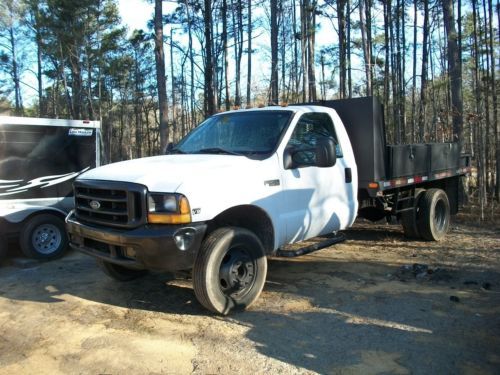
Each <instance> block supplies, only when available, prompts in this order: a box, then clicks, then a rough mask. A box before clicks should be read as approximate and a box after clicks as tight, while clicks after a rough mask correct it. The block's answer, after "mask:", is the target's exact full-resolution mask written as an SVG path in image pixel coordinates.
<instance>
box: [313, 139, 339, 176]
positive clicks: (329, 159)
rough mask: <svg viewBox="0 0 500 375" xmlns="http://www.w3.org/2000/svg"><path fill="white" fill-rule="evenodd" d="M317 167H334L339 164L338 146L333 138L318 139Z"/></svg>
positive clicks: (316, 149)
mask: <svg viewBox="0 0 500 375" xmlns="http://www.w3.org/2000/svg"><path fill="white" fill-rule="evenodd" d="M315 151H316V166H318V167H319V168H328V167H333V166H334V165H335V164H336V163H337V152H336V144H335V141H334V140H333V138H331V137H321V138H318V140H317V143H316V148H315Z"/></svg>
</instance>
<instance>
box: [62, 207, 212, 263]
mask: <svg viewBox="0 0 500 375" xmlns="http://www.w3.org/2000/svg"><path fill="white" fill-rule="evenodd" d="M66 229H67V231H68V233H69V240H70V246H71V247H72V248H73V249H75V250H78V251H81V252H83V253H86V254H88V255H91V256H93V257H96V258H100V259H102V260H104V261H107V262H110V263H114V264H117V265H120V266H124V267H128V268H134V269H149V270H156V271H179V270H185V269H190V268H192V267H193V264H194V261H195V258H196V255H197V254H198V250H199V248H200V246H201V242H202V240H203V237H204V235H205V231H206V229H207V225H206V224H205V223H193V224H189V225H148V224H146V225H143V226H140V227H138V228H135V229H130V230H121V229H120V230H119V229H112V228H104V227H96V226H91V225H87V224H84V223H82V222H79V221H78V220H77V219H76V217H75V216H74V214H73V212H71V213H70V214H69V215H68V216H67V217H66ZM175 236H187V237H185V238H186V241H185V243H186V244H187V243H189V244H188V245H187V246H186V247H185V249H184V250H181V249H180V248H179V247H178V245H177V243H176V241H175V240H174V237H175Z"/></svg>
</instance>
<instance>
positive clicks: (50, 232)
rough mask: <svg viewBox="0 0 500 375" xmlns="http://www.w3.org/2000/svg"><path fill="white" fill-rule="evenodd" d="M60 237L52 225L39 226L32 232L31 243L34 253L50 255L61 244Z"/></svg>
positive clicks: (59, 233)
mask: <svg viewBox="0 0 500 375" xmlns="http://www.w3.org/2000/svg"><path fill="white" fill-rule="evenodd" d="M61 241H62V235H61V232H60V231H59V229H58V228H57V227H56V226H55V225H52V224H43V225H40V226H39V227H38V228H36V229H35V230H34V231H33V235H32V238H31V243H32V244H33V247H34V248H35V250H36V251H38V252H39V253H41V254H51V253H53V252H54V251H56V250H57V249H58V247H59V245H60V244H61Z"/></svg>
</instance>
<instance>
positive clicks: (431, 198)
mask: <svg viewBox="0 0 500 375" xmlns="http://www.w3.org/2000/svg"><path fill="white" fill-rule="evenodd" d="M322 104H323V105H322V106H317V105H299V106H289V107H267V108H260V109H248V110H239V111H231V112H225V113H221V114H217V115H214V116H212V117H210V118H208V119H207V120H205V121H204V122H203V123H202V124H201V125H199V126H198V127H196V128H195V129H194V130H193V131H192V132H191V133H190V134H188V135H187V136H186V137H185V138H184V139H183V140H181V141H180V142H179V144H177V145H176V146H175V147H170V148H169V151H168V154H167V155H163V156H156V157H149V158H142V159H136V160H130V161H125V162H120V163H115V164H110V165H106V166H103V167H100V168H96V169H93V170H90V171H88V172H86V173H84V174H82V175H81V176H80V177H78V179H77V180H76V181H75V183H74V189H75V192H74V193H75V210H73V211H72V212H71V213H70V214H69V215H68V217H67V218H66V227H67V230H68V232H69V236H70V244H71V246H72V247H73V248H75V249H77V250H79V251H82V252H84V253H87V254H89V255H92V256H94V257H96V258H97V260H98V263H99V264H100V266H101V267H102V268H103V270H104V272H105V273H106V274H108V275H109V276H111V277H113V278H115V279H117V280H122V281H126V280H131V279H134V278H136V277H139V276H141V275H143V274H144V273H145V272H147V270H156V271H177V270H187V269H192V271H193V272H192V276H193V284H194V291H195V294H196V297H197V298H198V300H199V302H200V303H201V304H202V305H203V306H205V307H206V308H207V309H209V310H211V311H214V312H216V313H220V314H227V313H228V312H230V311H231V310H233V309H240V308H245V307H247V306H249V305H250V304H251V303H252V302H254V301H255V300H256V299H257V298H258V296H259V294H260V293H261V291H262V288H263V287H264V283H265V280H266V273H267V258H266V257H267V256H276V255H283V254H284V253H286V252H285V251H281V250H280V248H281V247H283V246H284V245H286V244H290V243H295V242H299V241H303V240H306V239H308V238H312V237H316V236H321V235H326V234H329V233H332V232H337V231H339V230H342V229H345V228H348V227H349V226H351V225H352V224H353V222H354V220H355V218H356V215H357V213H358V208H360V210H359V213H360V215H363V216H365V217H367V218H370V219H373V220H375V219H380V218H383V217H384V216H388V215H394V216H396V217H398V218H400V219H401V220H402V222H403V226H404V228H405V233H406V234H407V235H410V236H414V237H420V238H424V239H429V240H439V239H441V238H442V237H443V236H444V234H445V233H446V231H447V230H448V225H449V217H450V213H455V212H456V210H457V208H458V194H456V191H458V177H459V176H460V175H463V174H464V173H466V171H467V167H466V166H460V165H459V164H460V160H461V159H460V157H459V155H458V154H456V155H455V154H453V155H451V156H450V157H449V158H448V159H450V160H446V161H445V162H444V167H445V168H441V169H439V171H436V170H434V169H432V165H430V160H429V157H431V156H432V152H433V151H432V150H431V151H429V150H426V151H425V155H423V156H422V155H420V154H419V152H421V153H423V151H419V150H420V149H419V147H421V146H422V147H424V148H426V147H429V146H430V145H407V146H410V150H409V151H408V150H406V152H409V154H410V156H405V158H407V159H409V160H410V161H409V162H405V163H403V165H401V166H400V165H397V166H396V167H394V166H393V164H397V162H392V159H391V158H394V157H395V156H394V154H396V158H397V156H398V155H399V154H398V152H399V153H401V155H403V154H405V149H401V150H400V149H399V148H400V147H399V146H394V147H396V148H395V149H392V148H391V147H392V146H386V145H385V132H384V124H383V121H382V117H381V113H382V111H381V106H380V104H379V103H378V102H377V101H376V100H375V99H373V98H360V99H353V100H350V101H332V102H324V103H322ZM334 108H336V109H337V111H336V110H335V109H334ZM339 113H344V117H345V119H341V117H340V116H339ZM343 120H344V122H346V121H347V122H349V123H353V122H354V123H357V124H356V125H354V126H350V127H351V128H352V129H351V131H350V132H349V129H348V131H346V127H344V123H343ZM350 125H352V124H350ZM348 128H349V127H348ZM367 129H368V130H367ZM348 133H351V134H349V135H348ZM359 137H365V141H366V142H360V141H359ZM380 137H382V138H383V143H382V144H378V143H379V141H380V139H379V138H380ZM350 138H351V140H350ZM352 138H354V139H356V142H357V143H356V144H354V143H352ZM445 145H446V146H444V147H442V148H443V150H452V149H454V146H453V145H452V144H445ZM398 147H399V148H398ZM411 147H413V149H412V148H411ZM353 148H355V150H354V151H353ZM429 148H432V149H433V147H429ZM356 149H357V150H358V151H357V152H358V154H356ZM395 150H396V151H395ZM434 151H435V150H434ZM438 152H439V150H438ZM448 153H449V152H448ZM447 155H448V154H447ZM441 159H442V157H441ZM445 159H446V157H445ZM455 159H456V160H455ZM388 160H390V161H391V162H390V163H388ZM357 162H358V165H360V164H361V165H363V166H364V169H363V170H364V171H363V173H362V174H360V176H359V178H358V167H357V166H356V164H357ZM408 163H410V164H411V165H407V164H408ZM420 164H425V166H422V168H424V169H425V171H424V172H425V174H424V173H420V171H419V168H420ZM394 169H400V170H402V173H406V175H405V176H395V175H394V174H395V173H396V174H398V173H397V172H398V171H395V170H394ZM416 171H418V172H419V174H418V175H416V174H415V173H414V172H416ZM360 172H361V169H360ZM436 172H439V173H441V174H440V175H437V174H436ZM391 178H392V179H391ZM358 181H359V184H360V186H359V188H358ZM358 206H359V207H358ZM290 254H292V255H293V253H290ZM296 254H298V253H296Z"/></svg>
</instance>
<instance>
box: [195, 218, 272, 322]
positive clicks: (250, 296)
mask: <svg viewBox="0 0 500 375" xmlns="http://www.w3.org/2000/svg"><path fill="white" fill-rule="evenodd" d="M266 274H267V259H266V256H265V252H264V247H263V246H262V242H261V241H260V240H259V238H258V237H257V236H256V235H255V234H254V233H252V232H250V231H249V230H247V229H243V228H236V227H226V228H220V229H217V230H215V231H214V232H212V233H211V234H210V235H209V236H208V237H207V238H206V239H205V240H204V242H203V244H202V246H201V249H200V252H199V253H198V256H197V258H196V261H195V264H194V269H193V285H194V292H195V295H196V298H197V299H198V301H199V302H200V303H201V304H202V305H203V306H204V307H206V308H207V309H208V310H211V311H213V312H216V313H219V314H222V315H227V314H228V313H229V312H230V311H231V310H239V309H245V308H247V307H248V306H250V305H251V304H252V303H253V302H254V301H255V300H256V299H257V298H258V297H259V295H260V293H261V292H262V288H263V287H264V283H265V281H266Z"/></svg>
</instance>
